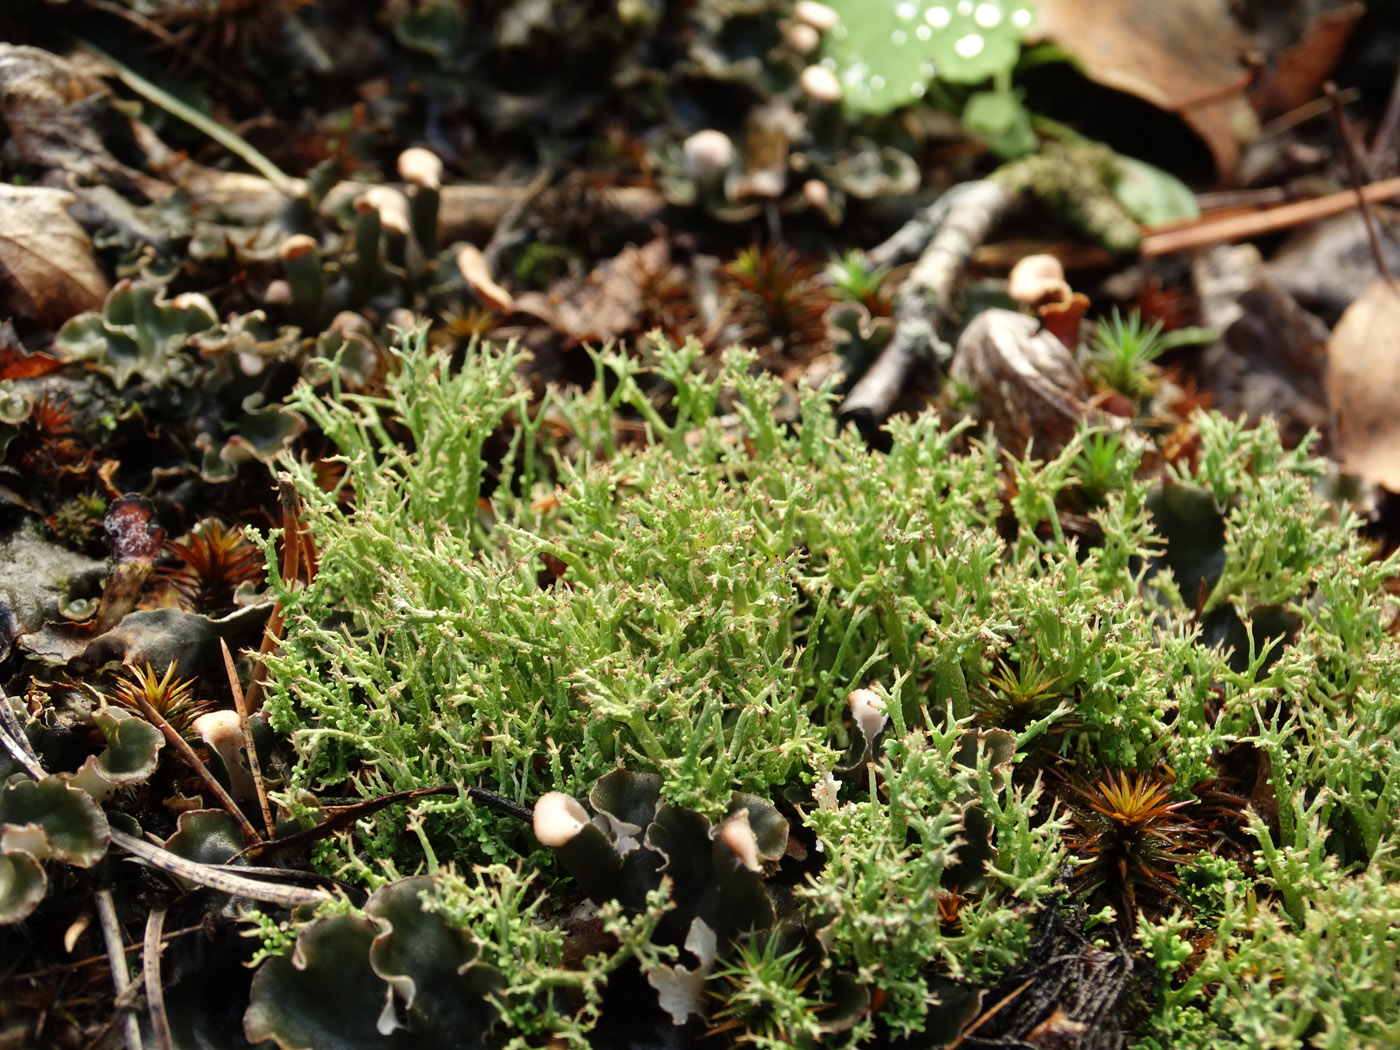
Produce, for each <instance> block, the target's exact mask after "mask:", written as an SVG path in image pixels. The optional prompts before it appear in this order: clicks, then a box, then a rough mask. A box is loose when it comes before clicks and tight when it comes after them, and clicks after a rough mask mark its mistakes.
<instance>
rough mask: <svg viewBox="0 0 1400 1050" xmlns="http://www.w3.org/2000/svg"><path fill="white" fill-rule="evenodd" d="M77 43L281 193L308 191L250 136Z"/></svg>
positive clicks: (99, 51) (100, 52)
mask: <svg viewBox="0 0 1400 1050" xmlns="http://www.w3.org/2000/svg"><path fill="white" fill-rule="evenodd" d="M76 42H77V44H78V46H79V47H81V48H82V49H83V50H84V51H86V52H88V54H90V55H93V56H94V57H95V58H98V59H100V60H101V61H102V62H105V63H106V64H107V65H109V66H111V67H112V71H113V72H114V73H115V74H116V76H117V79H118V80H120V81H121V82H122V83H123V84H125V85H126V86H127V87H129V88H131V90H132V91H134V92H136V93H137V94H138V95H140V96H141V97H142V98H144V99H146V100H147V101H148V102H150V103H152V104H153V105H156V106H159V107H160V108H161V109H163V110H165V111H166V112H167V113H169V114H170V115H171V116H173V117H177V118H179V119H180V120H183V121H184V122H185V123H186V124H188V125H190V126H191V127H193V128H194V129H195V130H196V131H200V132H203V133H204V134H205V135H207V136H209V137H210V138H211V139H213V140H214V141H215V142H217V143H218V144H219V145H220V146H223V147H224V149H226V150H228V151H229V152H230V153H232V154H233V155H234V156H237V157H241V158H242V159H243V160H244V161H245V162H246V163H247V164H248V166H249V167H250V168H252V169H253V170H254V171H256V172H257V173H258V174H259V175H261V176H262V177H263V178H265V179H267V181H268V182H270V183H272V185H273V186H274V187H276V189H277V192H278V193H281V194H282V195H283V196H286V197H300V196H302V195H303V194H304V193H305V189H306V184H305V183H304V182H302V181H301V180H299V179H293V178H290V177H289V176H287V175H286V174H284V173H283V171H282V169H281V168H279V167H278V166H277V165H276V164H274V163H272V161H270V160H268V159H267V158H266V157H265V156H263V155H262V153H260V152H259V151H258V150H257V149H255V148H254V147H253V146H252V144H251V143H249V142H248V141H247V140H246V139H243V138H241V137H240V136H238V135H235V134H234V133H233V132H232V131H230V130H229V129H228V128H226V127H224V126H223V125H222V124H220V123H218V122H217V121H214V120H211V119H210V118H208V117H206V116H205V115H204V114H203V113H201V112H199V110H197V109H193V108H192V107H190V106H187V105H185V103H183V102H181V101H180V100H179V99H178V98H176V97H175V96H174V95H172V94H170V92H168V91H166V90H165V89H164V88H161V87H158V86H156V85H155V84H153V83H151V82H150V81H149V80H147V79H146V78H145V77H143V76H141V74H139V73H137V72H135V71H134V70H132V69H129V68H127V67H126V66H125V65H123V64H122V63H121V62H119V61H117V60H116V59H115V58H113V57H112V56H111V55H109V54H107V53H106V52H105V51H103V50H102V49H101V48H99V47H96V46H95V45H93V44H90V43H88V42H87V41H86V40H83V39H82V38H78V39H77V41H76Z"/></svg>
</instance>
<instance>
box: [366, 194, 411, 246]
mask: <svg viewBox="0 0 1400 1050" xmlns="http://www.w3.org/2000/svg"><path fill="white" fill-rule="evenodd" d="M355 210H356V211H358V212H359V213H360V214H361V215H364V214H368V213H369V212H371V211H376V212H378V213H379V221H380V223H382V224H383V226H384V228H385V229H386V230H389V231H390V232H391V233H400V234H404V235H405V236H406V235H407V234H408V231H409V219H408V198H407V197H405V196H404V195H403V194H402V193H400V192H399V191H398V190H396V189H394V188H393V187H392V186H371V187H370V188H369V189H367V190H365V192H364V193H362V194H360V195H359V196H358V197H356V198H355Z"/></svg>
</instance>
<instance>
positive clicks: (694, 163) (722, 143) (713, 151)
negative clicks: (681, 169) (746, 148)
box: [681, 128, 734, 179]
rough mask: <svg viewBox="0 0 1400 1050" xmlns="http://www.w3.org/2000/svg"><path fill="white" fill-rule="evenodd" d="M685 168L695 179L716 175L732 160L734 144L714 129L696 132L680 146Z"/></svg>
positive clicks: (722, 133) (726, 136)
mask: <svg viewBox="0 0 1400 1050" xmlns="http://www.w3.org/2000/svg"><path fill="white" fill-rule="evenodd" d="M681 153H682V154H684V156H685V167H686V170H687V171H689V172H690V174H691V175H693V176H694V177H695V178H697V179H704V178H708V177H709V176H711V175H716V174H718V173H719V172H721V171H724V169H725V168H727V167H729V165H730V164H731V163H732V162H733V160H734V143H733V142H732V141H731V140H730V138H729V136H728V135H726V134H725V133H724V132H722V131H717V130H715V129H714V128H706V129H705V130H704V131H697V132H696V133H695V134H694V135H691V136H690V138H688V139H686V140H685V142H684V143H683V144H682V145H681Z"/></svg>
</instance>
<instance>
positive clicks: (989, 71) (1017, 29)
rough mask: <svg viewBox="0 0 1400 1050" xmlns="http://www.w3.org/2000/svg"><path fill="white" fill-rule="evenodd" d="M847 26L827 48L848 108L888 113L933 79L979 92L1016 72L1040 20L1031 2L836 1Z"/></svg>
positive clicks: (835, 32) (825, 54)
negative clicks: (1026, 39) (983, 84)
mask: <svg viewBox="0 0 1400 1050" xmlns="http://www.w3.org/2000/svg"><path fill="white" fill-rule="evenodd" d="M828 6H830V7H831V8H833V9H834V10H835V11H836V13H837V14H838V15H839V16H840V19H841V20H840V22H839V23H838V24H837V25H836V26H835V27H834V28H833V29H832V30H831V31H830V32H829V33H827V34H826V36H825V38H824V39H823V41H822V56H823V57H822V61H823V63H824V64H826V65H827V66H828V67H829V68H831V69H832V70H834V71H835V73H836V75H837V77H838V78H839V79H840V81H841V86H842V89H843V91H844V93H845V100H846V105H847V107H848V108H850V109H851V110H853V111H855V112H858V113H887V112H889V111H890V110H892V109H895V108H896V107H898V106H903V105H905V104H907V103H909V102H914V101H916V100H918V99H920V98H922V97H923V96H924V93H925V92H926V91H927V90H928V83H929V81H930V80H932V79H933V78H934V77H937V78H939V79H940V80H944V81H949V82H953V83H962V84H976V83H979V82H980V81H983V80H986V79H988V78H989V77H994V76H997V75H999V74H1003V73H1008V72H1010V70H1011V68H1012V67H1013V66H1015V64H1016V59H1017V57H1018V55H1019V54H1020V51H1021V38H1022V36H1023V35H1024V33H1025V31H1026V29H1027V28H1028V27H1029V26H1030V24H1031V22H1032V21H1033V19H1034V14H1033V9H1032V5H1031V4H1030V3H1029V2H1028V0H932V2H930V0H831V3H830V4H829V5H828Z"/></svg>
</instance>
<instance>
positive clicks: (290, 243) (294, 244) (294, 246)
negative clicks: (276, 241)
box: [277, 233, 316, 262]
mask: <svg viewBox="0 0 1400 1050" xmlns="http://www.w3.org/2000/svg"><path fill="white" fill-rule="evenodd" d="M315 250H316V239H315V238H314V237H308V236H307V235H306V234H304V233H294V234H292V235H291V236H290V237H288V238H287V239H286V240H285V241H283V242H282V243H281V245H279V246H278V248H277V258H279V259H281V260H282V261H283V262H295V261H296V260H298V259H304V258H306V257H307V256H308V255H310V254H311V253H312V252H314V251H315Z"/></svg>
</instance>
